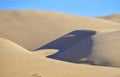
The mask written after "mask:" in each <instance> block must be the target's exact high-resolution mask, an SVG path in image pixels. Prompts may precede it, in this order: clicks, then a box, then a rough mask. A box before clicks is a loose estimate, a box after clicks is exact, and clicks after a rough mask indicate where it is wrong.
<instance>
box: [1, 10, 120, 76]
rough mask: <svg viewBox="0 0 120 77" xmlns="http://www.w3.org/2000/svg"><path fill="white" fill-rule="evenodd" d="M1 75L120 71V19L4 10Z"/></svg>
mask: <svg viewBox="0 0 120 77" xmlns="http://www.w3.org/2000/svg"><path fill="white" fill-rule="evenodd" d="M0 17H1V19H0V37H1V38H0V77H120V68H119V67H120V60H119V58H120V52H119V51H120V40H119V39H120V24H119V23H116V22H113V21H108V20H103V19H97V18H89V17H84V16H77V15H67V14H63V13H56V12H45V11H0Z"/></svg>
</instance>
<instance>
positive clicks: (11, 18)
mask: <svg viewBox="0 0 120 77" xmlns="http://www.w3.org/2000/svg"><path fill="white" fill-rule="evenodd" d="M118 25H119V24H118V23H114V22H110V21H106V20H101V19H94V18H88V17H83V16H75V15H67V14H63V13H55V12H45V11H0V37H3V38H7V39H9V40H11V41H13V42H15V43H17V44H19V45H21V46H22V47H24V48H26V49H28V50H35V49H37V48H39V47H41V46H43V45H45V44H47V43H49V42H50V41H53V40H54V39H56V38H59V37H60V36H62V35H64V34H67V33H69V32H71V31H74V30H81V29H85V30H86V29H87V30H89V29H90V30H95V31H97V32H110V31H116V30H118V29H119V26H118Z"/></svg>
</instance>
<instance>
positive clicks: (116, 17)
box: [98, 14, 120, 23]
mask: <svg viewBox="0 0 120 77" xmlns="http://www.w3.org/2000/svg"><path fill="white" fill-rule="evenodd" d="M98 18H101V19H105V20H109V21H114V22H118V23H120V14H113V15H109V16H102V17H98Z"/></svg>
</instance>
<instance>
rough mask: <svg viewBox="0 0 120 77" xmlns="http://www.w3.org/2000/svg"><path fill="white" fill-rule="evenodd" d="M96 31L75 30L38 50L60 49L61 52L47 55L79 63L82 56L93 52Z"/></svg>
mask: <svg viewBox="0 0 120 77" xmlns="http://www.w3.org/2000/svg"><path fill="white" fill-rule="evenodd" d="M95 34H96V31H92V30H75V31H72V32H70V33H68V34H66V35H64V36H62V37H60V38H58V39H56V40H54V41H52V42H50V43H48V44H46V45H44V46H42V47H40V48H38V49H36V50H40V49H58V50H59V52H57V53H55V54H52V55H49V56H47V57H48V58H52V59H58V60H63V61H67V62H74V63H78V62H79V60H80V59H81V58H84V57H87V56H88V55H89V54H90V53H91V49H92V46H93V40H92V36H93V35H95Z"/></svg>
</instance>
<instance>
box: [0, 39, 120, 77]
mask: <svg viewBox="0 0 120 77" xmlns="http://www.w3.org/2000/svg"><path fill="white" fill-rule="evenodd" d="M0 42H2V43H0V49H2V50H0V77H66V76H69V77H89V76H92V77H106V76H109V77H119V76H120V69H119V68H108V67H98V66H91V65H83V64H73V63H68V62H62V61H57V60H52V59H47V58H45V57H41V56H39V54H34V53H33V54H32V52H31V53H28V52H27V51H26V50H24V49H23V48H21V47H19V46H18V45H16V44H14V43H12V42H11V41H9V40H6V39H2V38H1V39H0ZM6 48H7V49H6ZM43 51H44V50H43ZM48 51H49V50H48ZM50 51H51V50H50ZM41 52H42V50H41Z"/></svg>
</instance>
